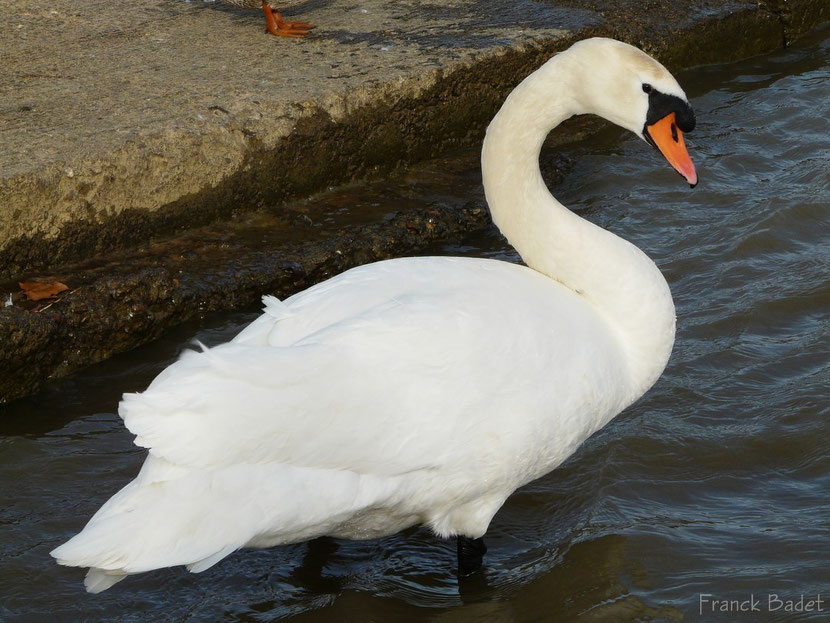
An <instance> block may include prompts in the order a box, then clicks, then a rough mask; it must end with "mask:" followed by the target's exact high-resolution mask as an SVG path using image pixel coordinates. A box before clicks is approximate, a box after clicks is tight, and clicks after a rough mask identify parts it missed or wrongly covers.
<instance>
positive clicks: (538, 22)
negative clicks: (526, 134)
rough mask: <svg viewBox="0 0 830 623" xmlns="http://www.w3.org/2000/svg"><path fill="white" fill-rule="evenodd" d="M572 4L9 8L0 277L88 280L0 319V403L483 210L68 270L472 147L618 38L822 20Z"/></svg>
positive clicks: (287, 223) (313, 2) (682, 2)
mask: <svg viewBox="0 0 830 623" xmlns="http://www.w3.org/2000/svg"><path fill="white" fill-rule="evenodd" d="M569 4H572V5H573V7H571V6H568V5H569ZM584 6H585V3H583V2H576V0H574V1H573V2H569V1H567V0H566V1H565V2H559V1H557V2H532V1H531V0H525V1H519V2H515V1H513V2H508V1H507V0H497V1H495V2H479V1H473V0H468V1H463V0H455V1H449V2H443V3H441V4H440V5H425V4H424V3H420V2H415V1H412V2H407V1H403V0H400V1H397V2H381V1H379V0H368V1H362V2H357V1H351V2H349V1H344V0H332V1H329V2H323V1H322V0H309V1H308V2H306V3H304V4H302V5H299V6H298V7H297V9H296V12H298V13H302V15H303V17H304V18H306V19H308V20H310V21H313V22H315V23H317V24H318V25H319V28H318V30H317V31H315V32H316V33H317V34H315V35H314V37H313V38H309V39H308V40H306V41H284V40H281V39H277V38H274V37H269V36H265V35H264V34H263V33H262V24H261V23H260V22H261V16H260V15H259V14H258V13H256V12H253V13H249V12H246V11H238V10H236V9H225V8H224V7H223V6H222V5H217V4H206V3H205V4H203V3H200V2H192V3H185V2H177V1H173V0H164V1H162V0H155V1H150V2H144V3H141V4H134V5H131V6H130V11H129V19H130V22H129V23H124V22H123V19H124V15H125V14H124V13H123V12H122V10H121V5H119V4H118V3H112V2H110V1H109V0H77V1H76V2H75V3H70V2H68V1H61V0H58V1H57V2H56V3H52V4H50V5H49V6H48V7H47V8H45V9H44V8H42V7H41V6H40V4H39V3H35V2H33V1H31V0H21V1H20V2H19V3H16V4H15V7H14V8H12V9H11V10H10V15H9V17H8V19H6V20H5V21H4V22H3V23H2V24H0V40H2V41H3V42H4V43H3V48H4V49H3V54H4V59H3V60H4V62H3V63H2V64H0V71H2V72H3V75H2V76H0V123H1V124H2V125H0V145H2V151H0V167H2V169H1V170H2V174H0V280H9V281H12V280H17V279H18V278H19V277H22V276H24V273H26V272H28V273H29V274H32V272H33V271H35V270H37V271H49V272H52V273H56V272H57V273H63V272H65V273H68V274H78V275H81V274H82V275H83V276H82V277H79V278H78V279H77V281H76V282H74V283H72V282H70V283H69V285H70V287H71V288H72V293H71V294H68V295H65V296H63V297H62V298H61V299H60V301H59V302H57V303H55V304H54V305H53V306H52V307H51V308H50V309H49V310H46V311H44V312H43V313H38V314H33V313H32V312H31V311H29V310H26V309H22V308H19V307H18V306H14V307H10V308H6V309H0V343H2V344H3V345H4V348H3V352H2V353H0V401H4V400H9V399H12V398H14V397H18V396H21V395H25V394H27V393H31V392H32V391H35V390H36V389H37V387H39V385H40V384H41V383H42V382H44V381H45V380H46V379H48V378H56V377H59V376H63V375H65V374H67V373H69V372H71V371H72V370H74V369H77V368H79V367H81V366H84V365H88V364H90V363H93V362H95V361H100V360H102V359H104V358H106V357H108V356H110V355H111V354H114V353H116V352H120V351H123V350H126V349H129V348H132V347H134V346H136V345H138V344H141V343H144V342H146V341H149V340H151V339H154V338H155V337H157V336H158V335H159V334H160V333H161V331H163V330H164V329H165V328H167V327H169V326H172V325H174V324H176V323H178V322H182V321H184V320H186V319H188V318H190V317H192V316H193V315H194V314H195V313H198V312H200V311H207V310H218V309H232V308H234V307H238V306H240V305H247V304H250V303H251V302H252V301H253V300H255V298H256V297H257V296H258V295H259V294H261V293H262V292H265V291H269V292H276V293H279V294H280V295H283V296H284V295H286V294H290V293H291V292H293V291H295V290H296V289H298V288H301V287H305V286H307V285H310V284H311V283H313V282H315V281H316V280H319V279H321V278H324V277H325V276H328V275H330V274H333V273H335V272H338V271H339V270H343V269H345V268H348V267H349V266H351V265H354V264H357V263H362V262H365V261H370V260H374V259H381V258H383V257H389V256H393V255H400V254H403V253H415V252H418V251H420V250H421V249H423V248H424V247H425V246H426V245H429V244H432V243H434V241H435V240H439V239H443V240H448V239H458V238H460V237H462V236H463V235H464V232H466V231H470V230H475V229H480V228H482V227H485V226H486V218H485V216H484V215H485V212H484V211H483V209H482V205H481V204H479V205H477V206H473V207H470V206H468V207H465V208H463V209H455V210H437V211H435V212H436V213H435V214H433V215H426V214H421V213H418V214H400V215H398V216H397V217H396V219H397V220H395V219H393V221H390V222H387V223H384V224H378V225H374V226H371V227H368V228H367V227H355V228H352V229H349V230H346V231H343V232H330V235H329V236H328V237H327V238H325V239H320V240H309V241H307V242H304V243H303V242H296V241H298V240H299V241H302V240H304V239H305V237H306V236H308V235H309V232H308V230H307V229H304V228H303V227H302V226H299V225H297V223H296V222H295V221H294V220H292V219H291V218H286V219H283V220H284V222H283V223H282V224H277V225H275V227H277V228H280V227H281V228H282V234H284V238H285V240H286V242H285V244H282V245H275V246H273V248H271V249H270V251H268V252H266V251H263V250H252V249H247V248H246V249H243V248H236V247H235V248H236V251H237V253H236V254H235V255H234V256H227V255H225V256H222V257H221V259H217V260H216V264H215V265H212V266H208V267H205V266H204V265H200V264H199V262H198V261H197V259H194V260H193V261H192V262H190V263H188V262H183V263H179V264H176V266H175V270H173V268H172V266H170V265H166V264H164V262H161V263H159V262H151V263H150V264H148V263H147V262H145V261H143V260H142V259H141V258H142V257H144V256H145V255H146V251H136V252H135V253H133V254H132V255H126V256H121V257H120V259H119V268H118V269H117V270H116V269H113V268H112V267H108V268H106V269H101V270H97V271H96V270H87V269H84V270H83V271H79V270H77V269H75V268H72V267H67V266H65V265H64V264H65V263H66V262H70V261H78V260H83V259H88V258H89V257H91V256H93V255H95V254H100V253H112V252H115V251H118V252H121V253H123V252H124V251H125V250H128V249H130V248H133V247H135V246H136V245H137V244H140V243H141V244H146V243H148V242H150V241H152V240H155V239H158V238H164V237H167V238H169V237H170V236H171V235H172V234H175V233H176V232H181V231H184V230H186V229H191V228H193V227H196V226H201V225H205V224H208V223H212V222H215V221H217V220H220V219H226V218H228V217H231V216H233V215H235V214H238V213H239V212H245V211H251V210H255V209H258V208H262V207H264V206H270V207H271V208H272V209H273V206H275V205H277V206H278V205H281V204H282V203H283V202H284V201H285V200H286V199H288V198H291V197H299V196H304V195H307V194H309V193H311V192H314V191H316V190H319V189H323V188H326V187H328V186H331V185H333V184H338V183H341V182H345V181H349V180H352V179H356V178H360V177H367V176H369V177H371V176H373V175H378V174H381V173H385V172H388V171H390V170H393V169H396V168H399V167H401V166H402V165H404V164H406V163H410V162H415V161H418V160H423V159H426V158H432V157H436V156H438V155H440V154H442V153H446V152H447V151H448V150H451V149H457V148H459V147H461V146H466V145H473V144H477V143H478V142H479V141H480V139H481V136H482V134H483V131H484V128H485V127H486V124H487V123H488V122H489V119H490V117H491V116H492V114H493V113H494V112H495V110H496V108H497V107H498V105H499V104H500V103H501V101H502V99H503V97H504V96H505V94H506V93H507V92H508V91H509V90H510V89H511V88H512V86H513V85H515V84H516V82H518V81H519V80H520V79H521V78H522V77H524V75H526V74H527V73H529V72H530V71H531V70H532V69H534V68H535V67H536V66H538V65H539V64H540V63H541V62H543V61H544V60H545V59H546V58H547V57H549V56H550V55H551V54H553V53H554V52H555V51H558V50H560V49H563V48H565V47H567V46H568V45H569V44H570V43H571V42H572V41H573V40H576V39H580V38H583V37H586V36H593V35H605V36H614V37H616V38H620V39H624V40H627V41H630V42H632V43H634V44H636V45H638V46H640V47H641V48H643V49H645V50H647V51H648V52H650V53H651V54H653V55H655V56H657V57H658V58H660V59H661V60H663V61H664V62H665V63H666V64H667V65H668V66H669V67H670V68H672V69H674V70H677V69H679V68H681V67H683V66H688V65H692V64H700V63H707V62H716V61H717V62H721V61H728V60H734V59H737V58H741V57H746V56H749V55H752V54H756V53H760V52H764V51H769V50H772V49H775V48H776V47H780V46H782V45H784V44H785V43H786V42H788V41H789V40H791V39H793V38H797V37H798V35H799V34H801V33H803V32H805V31H806V30H807V29H808V28H810V27H812V26H814V25H817V24H818V23H821V22H822V21H825V20H826V19H828V18H830V2H828V1H827V0H795V1H793V0H790V1H786V0H780V2H777V3H776V2H765V3H762V4H760V5H759V4H757V3H755V2H752V3H750V2H732V1H727V0H710V1H709V2H706V3H699V2H693V1H692V0H674V1H673V2H662V0H660V1H658V2H653V1H650V0H633V1H625V2H623V1H622V0H596V1H595V2H593V3H591V5H590V10H587V9H584V8H579V7H584ZM53 12H54V13H53ZM572 131H575V130H573V128H572ZM277 213H278V214H279V213H280V210H277ZM288 213H289V212H286V214H288ZM427 225H429V227H427ZM412 232H416V233H419V235H413V233H412ZM344 236H345V237H346V238H343V237H344ZM349 241H351V242H349ZM171 243H172V244H174V245H175V240H173V241H171ZM344 249H346V251H345V252H344ZM156 251H158V252H160V248H156ZM229 275H230V277H229Z"/></svg>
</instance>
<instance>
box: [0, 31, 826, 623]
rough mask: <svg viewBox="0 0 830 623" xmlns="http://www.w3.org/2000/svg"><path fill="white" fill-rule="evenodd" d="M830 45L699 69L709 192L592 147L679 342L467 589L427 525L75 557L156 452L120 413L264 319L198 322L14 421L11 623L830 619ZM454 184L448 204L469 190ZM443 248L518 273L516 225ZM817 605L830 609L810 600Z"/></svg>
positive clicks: (4, 443)
mask: <svg viewBox="0 0 830 623" xmlns="http://www.w3.org/2000/svg"><path fill="white" fill-rule="evenodd" d="M828 34H830V31H828V30H826V29H825V30H824V31H822V32H819V33H817V34H816V35H815V36H813V37H812V38H811V39H809V40H807V41H805V42H804V43H803V44H801V45H800V46H798V47H796V48H792V49H790V50H787V51H782V52H779V53H776V54H773V55H770V56H766V57H760V58H756V59H752V60H749V61H746V62H742V63H737V64H731V65H726V66H715V67H705V68H701V69H696V70H692V71H688V72H685V73H684V74H682V75H681V76H680V79H681V82H682V83H683V84H684V85H685V86H686V88H687V92H688V93H689V95H690V96H691V97H692V98H693V104H694V106H695V109H696V110H697V113H698V117H699V126H698V128H699V129H698V130H696V131H695V133H694V134H693V135H692V136H691V137H690V140H689V142H690V143H691V147H692V153H693V156H694V157H695V160H696V162H697V166H698V170H699V172H700V177H701V184H700V186H699V187H698V188H697V189H695V190H694V191H690V190H689V189H688V188H687V187H685V185H684V184H683V183H682V182H681V180H680V178H678V177H677V176H676V174H674V173H672V172H671V171H670V170H669V169H668V167H666V166H665V165H664V164H663V163H661V162H659V161H658V159H657V158H656V156H655V155H654V154H653V153H652V151H651V150H650V148H648V147H647V146H646V145H645V144H643V143H642V142H641V141H638V140H636V139H634V138H632V137H629V136H626V135H625V134H624V133H623V132H621V131H618V130H616V129H613V128H609V129H607V130H604V131H602V132H601V133H600V134H599V135H598V136H596V137H593V138H592V139H590V140H589V141H586V142H585V143H584V144H581V145H580V146H578V147H575V148H571V149H569V150H568V152H567V154H568V156H570V157H571V158H572V159H573V162H574V166H573V169H572V170H571V171H570V173H569V174H568V175H567V176H566V178H565V179H564V181H563V182H561V183H558V184H556V185H555V186H554V191H555V193H556V194H557V196H558V197H559V198H560V199H561V200H562V201H563V202H564V203H565V204H566V205H570V206H572V207H574V208H575V209H577V210H578V211H579V212H580V214H582V215H583V216H585V217H586V218H589V219H591V220H593V221H595V222H599V223H601V224H602V225H603V226H605V227H608V228H610V229H611V230H613V231H615V232H616V233H618V234H619V235H621V236H623V237H625V238H627V239H629V240H631V241H632V242H634V243H635V244H637V245H638V246H640V247H641V248H643V249H644V250H645V251H646V252H647V253H649V255H650V256H651V257H652V258H654V259H655V261H656V262H657V263H658V264H659V265H660V267H661V268H662V270H663V272H664V273H665V275H666V277H667V278H668V280H669V283H670V284H671V287H672V291H673V293H674V298H675V302H676V305H677V311H678V327H679V331H678V336H677V344H676V346H675V351H674V355H673V357H672V360H671V363H670V364H669V367H668V369H667V371H666V373H665V374H664V376H663V378H662V379H661V380H660V381H659V383H658V384H657V386H656V387H655V388H654V389H653V390H652V391H651V392H650V393H649V394H648V395H647V396H646V397H645V398H644V399H642V400H641V401H640V402H639V403H637V404H636V405H635V406H633V407H632V408H630V409H628V410H627V411H626V412H625V413H624V414H622V415H621V416H620V417H618V418H617V419H616V420H614V421H613V422H612V423H611V424H610V425H609V426H607V427H606V428H605V429H603V430H602V431H600V432H599V433H598V434H597V435H596V436H594V437H593V438H591V439H590V440H588V442H587V443H586V444H585V445H584V446H583V448H582V449H581V450H580V451H579V452H578V453H577V454H576V455H575V456H574V457H573V458H572V459H571V460H570V461H568V462H567V464H566V465H564V466H563V467H562V468H560V469H558V470H557V471H556V472H555V473H553V474H550V475H548V476H546V477H544V478H542V479H541V480H539V481H537V482H534V483H532V484H530V485H528V486H526V487H524V488H523V489H521V490H520V491H518V492H517V493H516V494H515V495H513V497H511V498H510V499H509V500H508V501H507V503H506V504H505V506H504V508H503V509H502V510H501V511H500V512H499V513H498V515H497V516H496V518H495V519H494V521H493V523H492V525H491V527H490V531H489V533H488V537H487V540H488V545H489V547H490V552H489V554H488V556H487V569H486V573H485V575H484V576H483V577H482V578H479V579H478V580H477V581H473V582H471V583H470V584H468V585H465V586H463V590H462V591H461V593H460V594H459V588H458V584H457V581H456V579H455V577H454V575H453V565H454V562H453V561H454V546H453V544H452V543H448V542H442V541H441V540H439V539H437V538H435V537H433V536H432V535H430V534H429V533H428V532H427V531H425V530H410V531H407V532H405V533H403V534H399V535H395V536H391V537H387V538H384V539H380V540H377V541H368V542H348V541H331V542H327V541H325V540H321V541H316V542H314V543H312V544H299V545H294V546H288V547H281V548H275V549H271V550H263V551H244V552H238V553H236V554H234V555H232V556H231V557H229V558H228V559H226V560H225V561H223V562H222V563H220V564H219V565H217V566H216V567H214V568H212V569H210V570H209V571H207V572H205V573H203V574H201V575H191V574H189V573H187V572H186V571H185V570H184V569H182V568H177V569H165V570H161V571H157V572H153V573H150V574H145V575H142V576H136V577H131V578H128V579H127V580H125V581H124V582H123V583H121V584H119V585H118V586H116V587H115V588H114V589H112V590H110V591H108V592H107V593H104V594H102V595H98V596H90V595H87V594H85V593H84V592H83V587H82V584H81V580H82V575H83V572H81V571H79V570H73V569H65V568H60V567H58V566H56V565H54V564H53V562H52V560H51V558H50V557H49V556H48V552H49V551H50V550H51V549H52V548H53V547H55V546H56V545H57V544H59V543H61V542H62V541H64V540H65V539H66V538H67V537H68V536H70V535H71V534H73V533H75V532H76V531H78V530H79V529H80V528H81V527H82V525H83V523H84V522H85V521H86V519H87V518H88V517H89V516H90V515H91V514H92V513H93V512H94V511H95V510H96V509H97V508H98V506H99V505H100V504H101V503H102V502H103V501H104V500H106V499H107V498H108V497H109V496H110V495H111V494H112V493H114V492H115V491H116V490H117V489H119V488H120V487H121V486H122V485H123V484H124V483H125V482H127V481H128V480H129V479H130V478H132V477H133V476H134V474H135V473H136V471H137V469H138V467H139V464H140V463H141V461H142V458H143V453H142V452H140V451H138V450H137V449H135V448H134V447H133V446H132V445H131V436H130V435H129V434H128V433H127V432H126V431H124V430H123V429H122V427H121V424H120V421H119V420H118V418H117V417H116V415H115V414H114V409H115V406H116V404H117V401H118V398H119V396H120V394H121V393H122V392H124V391H134V390H139V389H142V388H143V387H144V386H146V384H147V383H148V382H149V381H150V379H151V378H152V377H153V376H154V375H155V374H157V373H158V372H159V371H160V370H161V369H163V368H164V367H165V366H166V365H167V364H168V363H169V362H170V361H172V360H173V359H174V358H175V357H176V355H177V353H179V352H180V351H181V350H182V349H183V348H184V347H186V345H187V343H188V341H189V339H190V338H191V337H193V336H194V335H197V336H198V337H199V339H201V340H202V341H204V342H206V343H217V342H221V341H225V340H227V339H229V338H230V337H232V336H233V335H234V334H235V333H236V332H237V331H238V330H239V329H240V328H241V327H242V326H244V325H245V323H247V322H248V321H250V320H251V319H252V318H253V317H254V316H255V313H253V312H251V313H237V314H230V315H224V316H219V317H210V318H206V319H205V320H204V322H203V323H201V324H199V325H190V326H185V327H182V328H180V329H177V330H176V331H175V332H171V333H169V334H168V335H167V336H166V337H165V339H163V340H160V341H158V342H157V343H154V344H152V345H149V346H147V347H144V348H141V349H138V350H136V351H134V352H132V353H129V354H128V355H127V356H122V357H119V358H116V359H115V360H113V361H111V362H109V363H107V364H105V365H100V366H97V367H95V368H92V369H90V370H88V371H86V372H84V373H83V374H81V375H79V376H77V377H76V378H75V379H73V380H70V381H64V382H61V383H57V384H55V385H54V386H52V387H51V388H49V389H48V390H46V391H44V392H43V393H42V394H41V395H39V396H36V397H33V398H31V399H27V400H24V401H20V402H18V403H16V404H14V405H11V406H9V407H6V408H5V409H4V412H3V413H0V416H2V417H0V500H2V508H0V534H2V539H0V620H5V621H27V622H28V621H81V620H88V621H150V620H152V621H167V620H170V621H220V620H222V621H271V620H276V619H280V618H284V617H290V616H296V617H297V620H300V621H421V620H429V621H571V620H584V621H628V620H641V621H649V620H658V621H665V620H668V621H675V620H681V619H684V618H685V620H687V621H698V620H701V621H793V620H830V564H829V563H830V538H829V537H830V503H828V499H827V498H828V495H830V424H828V422H827V417H828V414H830V398H828V382H829V381H830V364H829V363H828V361H830V357H829V356H828V355H830V340H828V326H830V320H828V310H830V244H828V243H830V121H828V119H830V69H828V60H830V40H829V39H828ZM460 162H461V164H460V165H459V164H458V162H456V163H455V165H454V166H455V167H456V169H454V170H459V171H461V170H468V169H470V168H471V167H473V168H474V162H475V156H472V157H465V158H462V159H461V160H460ZM442 168H443V167H442ZM408 179H410V178H404V179H402V180H400V184H407V183H409V182H407V180H408ZM441 184H443V186H441V187H436V188H435V189H434V190H433V191H431V192H432V194H431V195H430V197H431V200H435V197H437V196H440V200H445V201H463V200H466V197H465V196H463V195H459V194H456V195H453V192H452V190H451V189H452V186H451V185H448V183H447V180H446V179H442V181H441ZM460 187H466V182H465V183H459V184H458V187H457V188H460ZM457 188H456V189H455V191H456V192H458V191H457ZM350 192H353V193H354V196H355V201H356V202H359V201H360V192H361V190H360V189H356V190H355V189H353V190H352V191H350ZM373 192H374V191H373ZM464 192H465V193H466V192H467V191H466V190H465V191H464ZM393 194H394V193H393ZM389 209H390V210H392V209H395V206H394V205H390V206H389ZM443 251H445V252H450V253H466V254H471V255H486V256H491V257H507V258H510V259H515V255H514V254H513V253H512V251H511V250H510V249H507V248H505V247H504V245H503V243H502V242H501V241H500V240H499V238H498V236H496V235H494V234H488V235H483V236H481V237H480V239H476V240H472V241H469V242H468V243H467V244H466V246H463V247H453V248H446V249H443ZM771 593H772V594H777V595H778V596H779V598H780V599H781V600H782V601H781V602H780V603H781V607H780V609H778V610H776V611H774V612H770V611H769V601H768V600H769V595H770V594H771ZM702 594H704V595H705V594H711V597H708V598H707V599H709V600H714V599H731V600H740V601H745V600H749V599H750V598H751V596H754V598H755V600H756V604H755V607H757V608H758V609H759V611H757V612H739V611H735V609H734V608H736V607H738V606H739V605H741V604H736V605H734V606H732V607H733V610H732V612H729V613H723V612H720V611H719V610H716V611H715V612H712V611H711V605H710V602H706V608H705V610H704V614H703V616H700V614H699V606H700V600H701V595H702ZM818 594H820V595H821V597H822V599H823V600H824V601H823V602H822V603H821V604H820V606H821V607H822V609H823V612H813V613H807V614H804V613H801V614H799V613H793V612H787V611H785V608H786V600H793V599H795V600H797V599H798V598H799V597H801V596H802V595H804V596H805V600H804V602H803V603H804V604H807V603H808V602H809V600H810V599H815V598H816V596H817V595H818ZM778 604H779V602H776V601H773V603H772V605H773V606H776V605H778ZM743 605H744V607H746V608H750V607H752V605H753V604H752V603H751V602H746V603H745V604H743ZM817 607H819V604H816V603H814V604H813V608H814V610H815V609H816V608H817Z"/></svg>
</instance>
